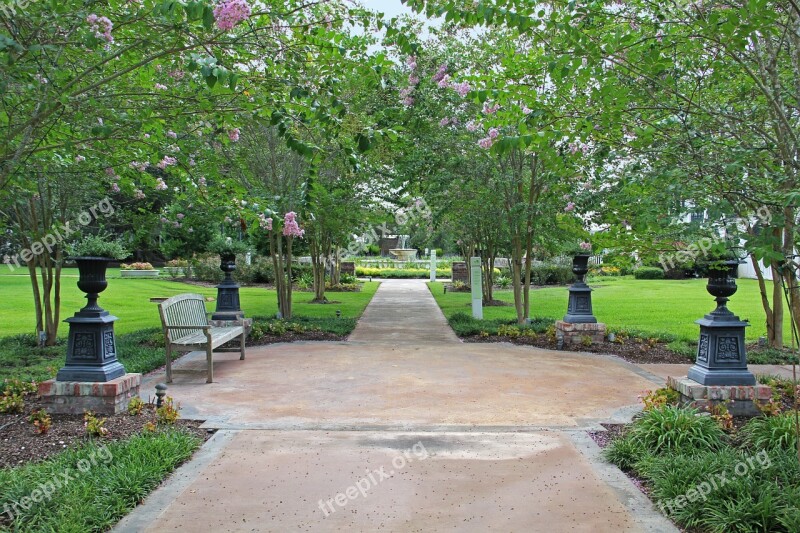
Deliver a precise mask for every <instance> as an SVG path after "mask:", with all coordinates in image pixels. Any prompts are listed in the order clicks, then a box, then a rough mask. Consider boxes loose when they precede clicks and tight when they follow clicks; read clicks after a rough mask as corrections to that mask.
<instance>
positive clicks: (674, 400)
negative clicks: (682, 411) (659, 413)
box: [641, 387, 681, 411]
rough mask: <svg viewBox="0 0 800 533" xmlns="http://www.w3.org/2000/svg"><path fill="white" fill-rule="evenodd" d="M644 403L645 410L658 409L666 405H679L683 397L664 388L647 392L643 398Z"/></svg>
mask: <svg viewBox="0 0 800 533" xmlns="http://www.w3.org/2000/svg"><path fill="white" fill-rule="evenodd" d="M641 399H642V402H643V403H644V410H645V411H649V410H651V409H658V408H661V407H664V406H665V405H678V402H679V401H680V399H681V395H680V393H679V392H678V391H676V390H674V389H670V388H667V387H663V388H661V389H656V390H654V391H646V394H645V395H644V396H643V397H642V398H641Z"/></svg>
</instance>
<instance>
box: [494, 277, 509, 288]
mask: <svg viewBox="0 0 800 533" xmlns="http://www.w3.org/2000/svg"><path fill="white" fill-rule="evenodd" d="M495 282H496V283H497V286H498V287H500V288H501V289H507V288H509V287H510V286H511V278H509V277H508V276H498V277H497V278H496V279H495Z"/></svg>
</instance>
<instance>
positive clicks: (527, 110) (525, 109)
mask: <svg viewBox="0 0 800 533" xmlns="http://www.w3.org/2000/svg"><path fill="white" fill-rule="evenodd" d="M531 113H533V109H531V108H529V107H528V106H527V105H525V104H522V114H523V115H530V114H531Z"/></svg>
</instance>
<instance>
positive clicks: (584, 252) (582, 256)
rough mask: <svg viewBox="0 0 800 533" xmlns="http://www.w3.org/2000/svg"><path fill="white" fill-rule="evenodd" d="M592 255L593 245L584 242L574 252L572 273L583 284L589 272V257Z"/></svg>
mask: <svg viewBox="0 0 800 533" xmlns="http://www.w3.org/2000/svg"><path fill="white" fill-rule="evenodd" d="M591 255H592V244H591V243H590V242H587V241H584V242H582V243H580V244H579V245H578V246H576V247H575V249H574V250H572V273H573V274H575V280H576V281H577V282H578V283H582V282H583V281H584V279H586V274H587V273H588V272H589V257H591Z"/></svg>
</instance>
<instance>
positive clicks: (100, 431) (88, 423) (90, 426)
mask: <svg viewBox="0 0 800 533" xmlns="http://www.w3.org/2000/svg"><path fill="white" fill-rule="evenodd" d="M105 425H106V419H105V418H97V417H96V416H95V415H94V413H92V412H91V411H86V412H84V413H83V427H85V428H86V434H87V435H89V436H90V437H109V436H111V433H110V432H109V431H108V428H107V427H105Z"/></svg>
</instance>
